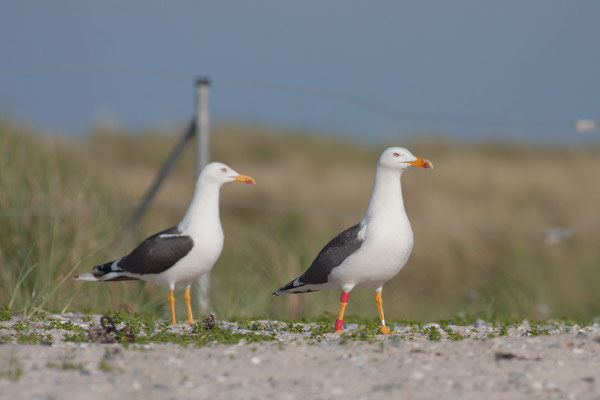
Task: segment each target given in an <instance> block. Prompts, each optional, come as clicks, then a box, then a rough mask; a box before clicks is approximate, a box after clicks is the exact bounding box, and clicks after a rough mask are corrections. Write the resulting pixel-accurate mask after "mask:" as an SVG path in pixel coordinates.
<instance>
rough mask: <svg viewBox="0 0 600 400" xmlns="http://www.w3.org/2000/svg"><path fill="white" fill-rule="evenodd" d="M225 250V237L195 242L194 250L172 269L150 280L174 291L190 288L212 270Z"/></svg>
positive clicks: (149, 278) (207, 238)
mask: <svg viewBox="0 0 600 400" xmlns="http://www.w3.org/2000/svg"><path fill="white" fill-rule="evenodd" d="M222 250H223V235H222V233H221V235H215V237H203V238H197V239H195V240H194V247H192V250H190V252H189V253H188V254H187V255H186V256H185V257H184V258H182V259H181V260H180V261H178V262H177V263H175V265H173V266H172V267H171V268H169V269H168V270H166V271H165V272H162V273H160V274H156V275H152V276H151V277H150V276H148V277H147V278H148V280H151V281H154V282H156V283H158V284H159V285H163V286H166V287H168V288H173V289H182V288H185V287H187V286H189V285H190V284H191V283H192V282H194V281H195V280H196V279H198V278H199V277H200V276H202V275H203V274H205V273H207V272H208V271H210V270H211V268H212V267H213V266H214V265H215V263H216V262H217V260H218V259H219V256H220V255H221V251H222Z"/></svg>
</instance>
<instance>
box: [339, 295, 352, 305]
mask: <svg viewBox="0 0 600 400" xmlns="http://www.w3.org/2000/svg"><path fill="white" fill-rule="evenodd" d="M349 298H350V293H348V292H342V298H341V299H340V301H341V302H342V303H347V302H348V299H349Z"/></svg>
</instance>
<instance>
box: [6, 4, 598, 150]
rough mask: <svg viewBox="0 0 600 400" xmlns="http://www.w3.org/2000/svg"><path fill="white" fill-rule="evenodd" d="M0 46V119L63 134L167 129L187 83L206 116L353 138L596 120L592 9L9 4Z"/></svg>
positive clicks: (555, 127)
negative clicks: (203, 93) (198, 90)
mask: <svg viewBox="0 0 600 400" xmlns="http://www.w3.org/2000/svg"><path fill="white" fill-rule="evenodd" d="M0 35H1V36H2V38H3V40H2V41H0V55H1V56H0V113H8V114H10V115H12V116H13V117H15V118H18V119H22V120H26V121H30V122H32V123H34V124H36V125H37V126H38V127H40V128H43V129H48V130H58V131H62V132H65V133H68V134H72V135H83V134H86V133H87V132H88V131H89V128H90V127H91V126H92V125H93V123H94V121H98V120H101V119H106V118H108V119H113V120H115V121H117V122H118V123H119V124H120V125H122V126H125V127H128V128H134V129H143V128H147V127H153V126H169V125H174V124H182V123H183V122H185V121H187V120H189V119H190V117H191V115H192V113H193V109H194V103H193V81H194V77H195V76H197V75H207V76H209V77H210V78H211V79H212V82H213V85H212V103H211V112H212V117H213V121H216V122H219V121H221V122H222V121H237V122H251V123H258V124H269V125H283V126H287V127H292V128H306V129H312V130H318V131H332V132H335V133H338V134H340V133H348V134H351V135H354V136H357V137H363V138H365V137H366V138H368V137H374V138H378V137H386V136H390V135H391V136H393V135H396V134H414V133H415V132H425V131H433V132H439V133H452V134H455V135H459V136H460V135H463V136H475V137H479V136H488V135H511V134H515V133H517V134H522V135H525V136H527V137H531V138H537V139H542V138H553V137H560V136H568V135H573V134H574V133H573V132H572V131H571V130H570V128H569V123H570V122H571V121H572V120H573V119H575V118H580V117H588V118H598V117H600V79H599V78H598V75H599V72H598V71H599V70H600V69H599V67H600V43H599V39H600V2H597V1H585V0H579V1H577V2H565V1H549V0H546V1H501V2H493V3H492V2H485V1H480V0H472V1H452V2H450V1H418V2H417V1H415V2H399V1H378V2H366V1H302V2H289V1H260V2H258V1H256V2H250V1H219V2H216V1H213V2H201V1H171V2H166V1H112V0H109V1H102V2H90V1H62V0H57V1H52V2H46V1H21V2H10V3H9V2H4V3H3V5H2V12H1V13H0ZM595 135H596V136H598V135H599V133H598V132H596V133H595Z"/></svg>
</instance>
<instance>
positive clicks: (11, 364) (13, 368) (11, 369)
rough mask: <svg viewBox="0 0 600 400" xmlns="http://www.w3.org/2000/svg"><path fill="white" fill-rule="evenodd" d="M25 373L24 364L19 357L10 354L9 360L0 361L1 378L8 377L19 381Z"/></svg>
mask: <svg viewBox="0 0 600 400" xmlns="http://www.w3.org/2000/svg"><path fill="white" fill-rule="evenodd" d="M22 375H23V366H22V365H21V362H20V361H19V359H18V358H16V357H14V356H10V357H9V358H8V360H2V362H1V363H0V379H2V378H7V379H9V380H11V381H13V382H16V381H18V380H19V379H20V378H21V376H22Z"/></svg>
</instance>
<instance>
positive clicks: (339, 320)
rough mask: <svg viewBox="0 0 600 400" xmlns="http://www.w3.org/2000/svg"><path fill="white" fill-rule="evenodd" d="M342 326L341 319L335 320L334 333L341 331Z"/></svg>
mask: <svg viewBox="0 0 600 400" xmlns="http://www.w3.org/2000/svg"><path fill="white" fill-rule="evenodd" d="M329 326H331V325H329ZM343 326H344V321H342V320H341V319H336V320H335V330H336V331H341V330H342V327H343Z"/></svg>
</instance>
